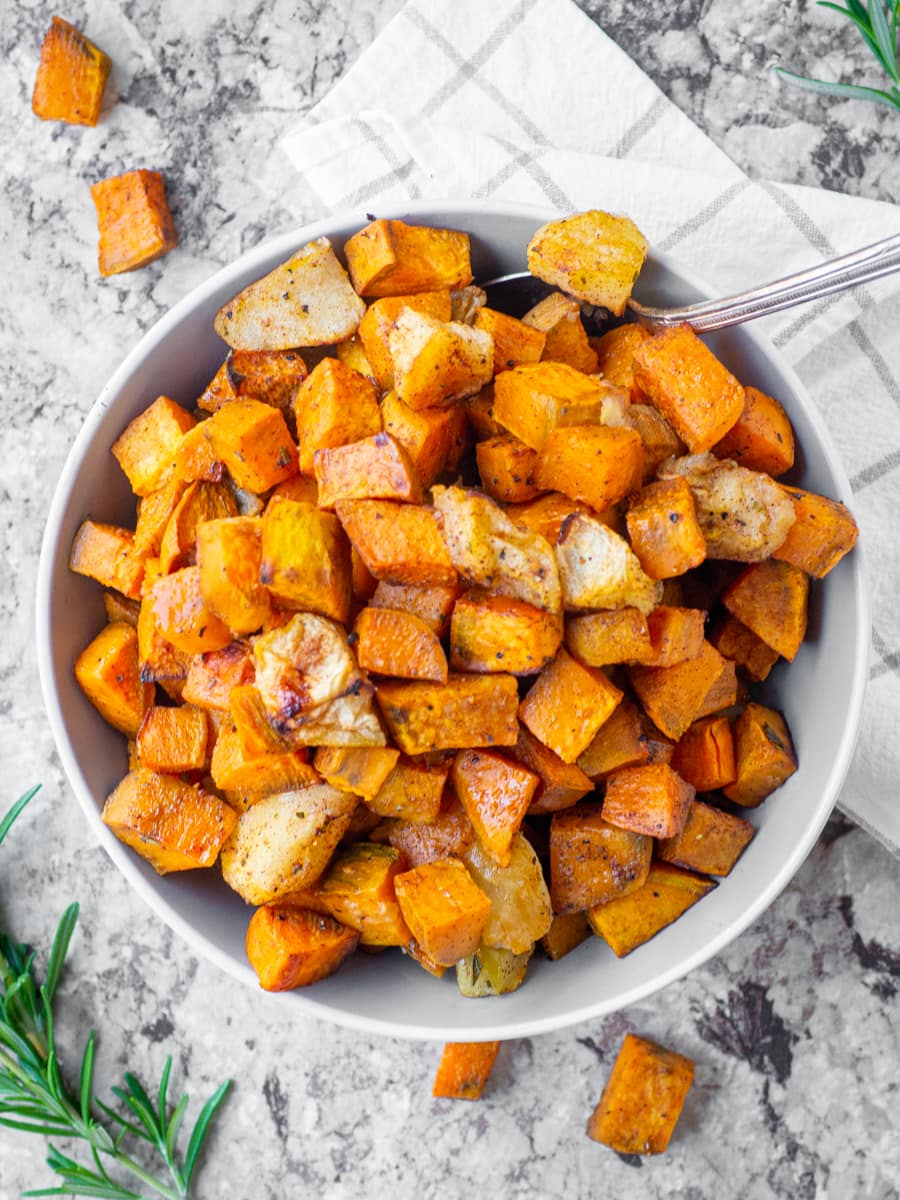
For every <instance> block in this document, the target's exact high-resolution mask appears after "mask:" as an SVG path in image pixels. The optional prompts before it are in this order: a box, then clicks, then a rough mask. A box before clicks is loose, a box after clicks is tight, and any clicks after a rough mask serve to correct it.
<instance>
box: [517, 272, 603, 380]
mask: <svg viewBox="0 0 900 1200" xmlns="http://www.w3.org/2000/svg"><path fill="white" fill-rule="evenodd" d="M522 321H523V322H524V323H525V324H526V325H530V326H531V327H532V328H533V329H537V330H540V331H541V332H542V333H543V334H545V336H546V339H547V340H546V342H545V345H544V352H543V354H542V355H541V358H542V359H543V361H544V362H561V363H568V365H569V366H570V367H574V368H575V370H576V371H583V372H584V373H585V375H593V374H594V372H595V371H596V370H597V351H596V350H595V349H594V348H593V347H592V346H591V344H590V342H589V341H588V336H587V331H586V330H585V328H584V325H583V324H582V321H581V305H580V304H579V303H578V301H577V300H573V299H572V298H571V296H564V295H563V294H562V292H551V293H550V295H549V296H545V297H544V299H543V300H541V301H539V302H538V303H537V304H536V305H535V306H534V308H530V309H529V310H528V312H527V313H526V314H525V316H524V317H523V318H522Z"/></svg>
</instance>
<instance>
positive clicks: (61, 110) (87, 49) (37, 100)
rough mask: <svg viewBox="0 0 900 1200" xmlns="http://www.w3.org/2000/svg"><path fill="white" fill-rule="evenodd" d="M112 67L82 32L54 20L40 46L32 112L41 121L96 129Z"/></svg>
mask: <svg viewBox="0 0 900 1200" xmlns="http://www.w3.org/2000/svg"><path fill="white" fill-rule="evenodd" d="M111 66H112V63H111V61H110V59H109V56H108V55H106V54H104V53H103V51H102V50H101V49H100V48H99V47H98V46H95V45H94V43H93V42H91V41H89V40H88V39H87V38H86V37H85V36H84V34H83V33H82V32H81V31H80V30H78V29H76V28H75V26H74V25H70V24H69V22H68V21H64V20H63V19H62V17H54V18H53V20H52V21H51V23H50V28H49V29H48V30H47V33H46V35H45V37H44V42H43V45H42V46H41V61H40V63H39V65H38V70H37V75H36V77H35V80H34V92H33V93H32V96H31V111H32V112H33V113H34V114H35V116H37V117H40V118H41V120H42V121H65V122H66V123H67V124H69V125H96V124H97V122H98V120H99V119H100V105H101V104H102V102H103V89H104V87H105V86H106V80H107V78H108V76H109V71H110V67H111Z"/></svg>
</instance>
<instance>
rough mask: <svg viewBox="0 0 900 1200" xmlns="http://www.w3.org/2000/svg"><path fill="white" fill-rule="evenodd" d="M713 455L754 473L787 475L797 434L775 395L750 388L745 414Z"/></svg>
mask: <svg viewBox="0 0 900 1200" xmlns="http://www.w3.org/2000/svg"><path fill="white" fill-rule="evenodd" d="M712 452H713V454H715V456H716V458H733V459H734V461H735V462H737V463H740V465H741V466H742V467H749V468H750V470H751V471H763V472H765V474H766V475H772V476H777V475H783V474H784V473H785V471H789V470H790V469H791V467H792V466H793V465H794V431H793V429H792V428H791V422H790V420H789V419H788V415H787V413H786V412H785V411H784V409H783V408H782V407H781V405H780V404H779V403H778V401H777V400H776V399H775V398H774V397H773V396H767V395H766V393H765V392H761V391H759V389H758V388H755V387H747V388H745V389H744V407H743V410H742V411H741V415H740V416H739V417H738V419H737V421H736V422H735V423H734V425H732V427H731V428H730V429H729V431H728V432H727V433H726V434H725V436H724V437H723V438H722V440H721V441H720V442H717V443H716V445H715V446H713V448H712Z"/></svg>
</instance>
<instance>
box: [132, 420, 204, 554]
mask: <svg viewBox="0 0 900 1200" xmlns="http://www.w3.org/2000/svg"><path fill="white" fill-rule="evenodd" d="M194 428H195V429H196V428H198V427H197V426H194ZM204 440H205V439H204ZM187 486H188V481H187V480H186V479H182V478H181V477H180V476H179V475H177V474H172V475H170V476H169V477H168V478H167V479H166V482H165V483H163V484H162V485H161V486H160V487H158V488H157V489H156V491H154V492H149V493H148V494H147V495H146V496H142V497H141V498H140V499H139V500H138V513H137V524H136V526H135V530H134V548H135V550H136V551H137V553H138V554H139V555H140V556H141V557H142V558H157V557H158V556H159V548H160V546H161V545H162V538H163V534H164V533H165V531H166V526H167V525H168V523H169V518H170V517H171V516H172V513H173V512H174V511H175V509H176V508H177V507H178V503H179V501H180V500H181V497H182V496H183V495H184V493H185V491H186V489H187Z"/></svg>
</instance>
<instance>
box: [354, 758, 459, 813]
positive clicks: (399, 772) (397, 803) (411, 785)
mask: <svg viewBox="0 0 900 1200" xmlns="http://www.w3.org/2000/svg"><path fill="white" fill-rule="evenodd" d="M449 774H450V762H449V760H448V761H446V762H438V763H431V764H429V763H424V762H419V761H417V760H416V759H413V758H405V757H404V758H401V759H400V761H399V762H397V763H396V764H395V765H394V767H393V768H392V770H391V772H390V774H389V775H388V776H387V778H386V779H385V781H384V783H383V784H382V786H381V787H380V788H379V789H378V791H377V792H376V794H375V795H374V796H372V797H370V798H369V799H368V800H367V801H366V803H367V804H368V806H369V808H371V810H372V811H373V812H375V813H378V815H379V816H381V817H396V818H398V819H399V820H401V821H410V822H412V823H413V824H415V825H431V824H432V823H433V822H435V821H436V820H437V819H438V816H439V815H440V811H441V800H442V798H443V795H444V785H445V784H446V782H447V776H448V775H449Z"/></svg>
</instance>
